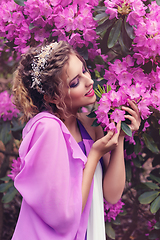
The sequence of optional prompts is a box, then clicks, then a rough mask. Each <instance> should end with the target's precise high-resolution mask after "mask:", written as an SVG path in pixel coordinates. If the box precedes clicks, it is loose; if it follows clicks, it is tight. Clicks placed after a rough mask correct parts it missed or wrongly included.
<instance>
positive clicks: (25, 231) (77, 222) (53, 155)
mask: <svg viewBox="0 0 160 240" xmlns="http://www.w3.org/2000/svg"><path fill="white" fill-rule="evenodd" d="M89 145H90V146H91V143H90V144H89ZM90 146H89V147H90ZM20 158H21V161H22V165H23V168H22V170H21V171H20V173H19V174H18V175H17V176H16V178H15V187H16V188H17V189H18V191H19V192H20V193H21V195H22V196H23V202H22V206H21V211H20V215H19V219H18V223H17V226H16V229H15V232H14V235H13V238H12V240H22V239H23V240H28V239H31V240H44V239H45V240H51V239H52V240H54V239H55V240H62V239H65V240H78V239H79V240H82V239H84V237H85V232H86V228H87V223H88V216H89V209H90V205H91V200H92V192H93V184H92V187H91V190H90V194H89V197H88V201H87V204H86V207H85V209H84V211H83V214H82V194H81V187H82V176H83V168H84V166H85V163H86V161H87V158H86V156H85V155H84V153H83V152H82V150H81V149H80V147H79V146H78V144H77V143H76V141H75V140H74V138H73V137H72V136H71V135H70V133H69V131H68V129H67V128H66V127H65V125H64V124H63V123H62V122H61V121H60V120H59V119H58V118H56V117H54V116H53V115H51V114H49V113H40V114H38V115H37V116H36V117H34V119H32V120H31V121H30V122H29V123H28V124H27V126H26V127H25V129H24V132H23V142H22V144H21V147H20Z"/></svg>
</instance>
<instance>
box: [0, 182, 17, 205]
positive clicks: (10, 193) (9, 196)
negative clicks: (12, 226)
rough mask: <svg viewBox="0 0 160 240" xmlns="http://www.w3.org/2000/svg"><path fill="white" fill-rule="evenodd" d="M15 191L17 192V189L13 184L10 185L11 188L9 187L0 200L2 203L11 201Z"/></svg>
mask: <svg viewBox="0 0 160 240" xmlns="http://www.w3.org/2000/svg"><path fill="white" fill-rule="evenodd" d="M17 193H18V191H17V189H16V188H15V187H14V186H12V187H11V188H9V190H8V192H7V193H6V194H5V195H4V196H3V197H2V202H3V203H9V202H11V201H12V200H13V198H14V197H15V195H16V194H17Z"/></svg>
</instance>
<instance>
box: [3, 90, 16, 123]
mask: <svg viewBox="0 0 160 240" xmlns="http://www.w3.org/2000/svg"><path fill="white" fill-rule="evenodd" d="M18 113H19V110H18V109H16V107H15V106H14V104H13V103H12V96H9V94H8V92H7V91H4V92H1V93H0V117H1V118H3V121H7V119H8V120H11V119H12V118H13V117H17V114H18Z"/></svg>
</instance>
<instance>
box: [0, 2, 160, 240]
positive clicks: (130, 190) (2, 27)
mask: <svg viewBox="0 0 160 240" xmlns="http://www.w3.org/2000/svg"><path fill="white" fill-rule="evenodd" d="M159 5H160V1H159V0H156V1H152V0H146V1H143V0H112V1H111V0H104V1H98V0H79V1H77V0H74V1H72V0H8V1H6V0H2V1H1V2H0V72H1V75H3V76H5V77H7V76H8V74H12V73H13V72H14V70H15V68H16V66H17V63H18V61H19V60H20V58H21V54H23V53H25V52H26V51H27V50H28V49H29V47H30V46H36V45H38V44H40V43H42V42H43V40H44V38H47V39H49V40H52V39H54V40H55V41H59V40H66V41H68V42H69V43H70V44H71V45H72V46H73V47H74V48H75V49H77V51H78V52H79V53H80V54H81V55H82V56H83V57H84V58H85V60H86V63H87V66H88V69H89V70H90V72H91V75H92V78H93V79H94V81H95V84H94V88H95V93H96V95H97V104H96V105H95V106H94V108H93V109H92V111H91V113H90V114H89V115H88V117H94V118H96V119H95V120H94V121H93V125H94V126H97V125H99V124H100V125H101V126H102V127H103V129H104V133H106V131H108V129H114V130H115V131H116V124H117V122H118V121H119V120H121V121H122V129H123V130H124V131H125V132H126V134H127V135H126V137H125V149H124V153H125V164H126V178H127V179H126V188H125V190H124V194H123V196H122V199H121V200H119V202H118V203H117V204H114V205H111V204H109V203H107V202H106V201H104V209H105V221H106V233H107V235H108V236H109V237H110V238H111V239H118V238H116V234H118V233H117V232H116V230H117V227H116V226H117V224H121V222H120V220H121V218H122V216H121V215H124V214H126V216H128V218H131V221H130V224H129V225H128V228H127V230H126V229H125V230H124V231H122V233H121V239H123V240H128V239H131V238H132V239H159V236H160V190H159V189H160V167H159V165H160V161H159V159H160V152H159V149H160V21H159V19H160V6H159ZM9 92H10V91H9ZM128 99H130V100H132V101H134V102H135V103H136V104H137V107H138V109H139V111H140V113H141V119H142V122H141V126H140V129H139V130H138V131H137V132H134V133H131V130H130V128H129V122H127V121H126V119H125V114H127V113H126V112H125V111H123V110H122V109H121V107H122V106H123V105H128ZM19 116H20V113H19V112H18V111H17V110H16V109H15V107H14V106H13V104H12V103H11V97H10V95H8V93H7V92H2V93H1V94H0V121H1V123H2V124H1V125H2V126H3V127H1V128H0V139H1V141H3V143H4V145H5V147H6V151H1V149H0V151H1V152H3V154H6V155H5V156H6V157H7V156H8V152H7V146H8V145H13V142H14V140H15V139H18V141H20V139H21V131H22V128H23V125H21V124H20V123H19V122H18V117H19ZM10 151H12V156H16V155H14V154H13V149H12V148H11V150H10ZM148 161H150V162H151V163H152V166H151V170H150V171H149V173H148V175H145V166H146V164H147V162H148ZM20 167H21V164H20V159H19V158H18V155H17V160H16V159H14V160H13V168H11V173H10V174H9V176H10V178H11V179H14V176H15V174H17V172H18V171H19V169H20ZM8 169H9V168H8ZM8 169H7V168H5V172H3V173H2V171H1V175H0V177H4V176H5V175H6V172H7V170H8ZM11 179H10V180H9V178H8V177H5V178H3V180H4V181H6V180H7V182H3V183H2V184H1V185H0V191H1V192H5V194H4V196H3V198H2V201H3V202H9V201H10V200H11V199H13V197H14V196H15V194H16V191H15V190H14V186H13V181H12V180H11ZM11 188H12V191H11V190H10V189H11ZM11 194H12V196H11ZM128 204H130V205H132V206H133V207H132V208H131V209H130V212H129V213H128V212H127V211H128ZM139 216H141V218H142V219H143V220H144V221H145V222H146V225H145V228H144V229H141V231H140V230H139V231H138V232H137V235H134V234H135V232H136V228H137V226H138V220H139ZM126 219H127V217H126ZM126 221H127V220H126ZM147 222H148V223H147ZM138 237H139V238H138Z"/></svg>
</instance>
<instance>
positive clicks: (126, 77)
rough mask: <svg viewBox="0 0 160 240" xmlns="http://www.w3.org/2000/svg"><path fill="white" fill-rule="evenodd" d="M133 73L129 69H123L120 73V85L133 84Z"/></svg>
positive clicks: (118, 77)
mask: <svg viewBox="0 0 160 240" xmlns="http://www.w3.org/2000/svg"><path fill="white" fill-rule="evenodd" d="M132 78H133V75H132V74H131V73H129V72H128V71H122V72H120V73H119V74H118V76H117V79H118V80H119V85H120V86H122V85H124V84H126V85H127V86H129V85H131V83H132Z"/></svg>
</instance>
